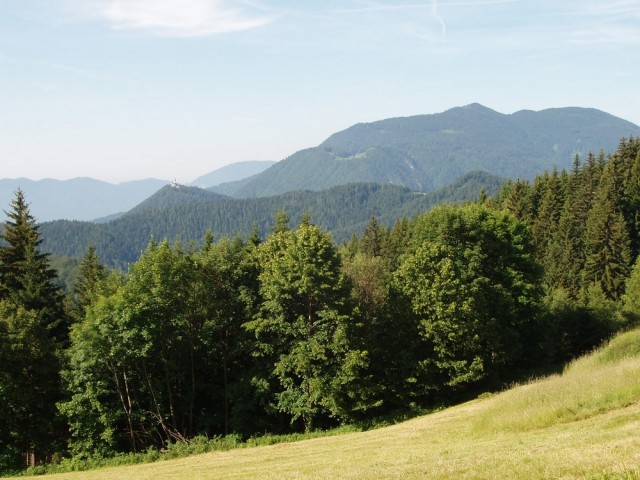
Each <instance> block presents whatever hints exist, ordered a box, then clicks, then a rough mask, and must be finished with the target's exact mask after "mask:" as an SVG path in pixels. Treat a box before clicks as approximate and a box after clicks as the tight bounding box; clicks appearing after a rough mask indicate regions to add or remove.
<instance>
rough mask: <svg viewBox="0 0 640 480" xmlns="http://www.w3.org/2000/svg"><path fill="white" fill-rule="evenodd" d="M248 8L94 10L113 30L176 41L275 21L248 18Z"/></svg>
mask: <svg viewBox="0 0 640 480" xmlns="http://www.w3.org/2000/svg"><path fill="white" fill-rule="evenodd" d="M245 6H248V5H247V3H246V2H243V1H222V0H98V1H96V2H94V3H93V4H92V7H91V8H92V10H93V12H94V14H96V15H98V16H100V17H102V18H104V19H106V20H107V21H108V22H109V23H110V24H111V26H112V27H113V28H116V29H121V30H139V31H145V32H149V33H152V34H156V35H161V36H173V37H197V36H209V35H216V34H221V33H230V32H237V31H241V30H249V29H252V28H257V27H261V26H264V25H266V24H268V23H271V22H272V21H273V20H274V19H275V17H273V16H269V15H265V14H259V15H255V16H253V15H251V14H248V13H246V12H245V10H246V8H243V7H245ZM85 8H86V7H85Z"/></svg>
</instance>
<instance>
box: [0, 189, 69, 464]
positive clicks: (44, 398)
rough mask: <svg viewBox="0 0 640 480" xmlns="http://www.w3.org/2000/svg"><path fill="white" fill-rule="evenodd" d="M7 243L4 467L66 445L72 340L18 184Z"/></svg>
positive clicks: (1, 349)
mask: <svg viewBox="0 0 640 480" xmlns="http://www.w3.org/2000/svg"><path fill="white" fill-rule="evenodd" d="M11 207H12V208H11V210H10V211H9V212H8V213H7V217H8V219H7V221H6V222H5V223H4V225H3V227H4V228H3V234H2V239H3V240H4V242H5V245H4V246H2V247H0V333H1V335H0V357H1V358H0V403H1V404H2V406H3V408H2V415H1V417H0V424H1V425H2V426H1V427H0V438H2V439H3V442H2V444H0V458H2V461H3V462H4V465H0V469H2V468H7V467H10V466H15V465H16V464H17V463H19V462H20V461H21V457H22V454H25V453H27V452H29V451H31V452H33V453H34V454H35V456H36V458H38V459H40V460H42V459H43V458H46V456H47V455H50V454H51V453H52V452H53V451H55V449H56V448H57V446H58V441H59V437H58V429H59V428H60V425H59V422H58V415H57V412H56V409H55V402H56V401H57V400H58V399H59V398H60V384H59V382H60V380H59V353H60V351H61V349H62V348H63V346H64V345H65V344H66V340H67V328H68V322H67V315H66V312H65V308H64V297H63V294H62V292H61V290H60V288H59V287H58V286H57V278H56V275H55V272H54V271H53V270H52V269H51V268H50V266H49V262H48V258H47V255H45V254H42V253H40V251H39V246H40V243H41V240H40V234H39V232H38V228H37V226H36V225H35V219H34V218H33V217H32V216H31V214H30V211H29V206H28V204H27V203H26V200H25V198H24V194H23V193H22V192H21V191H20V190H18V191H17V192H16V197H15V199H14V201H13V202H12V203H11Z"/></svg>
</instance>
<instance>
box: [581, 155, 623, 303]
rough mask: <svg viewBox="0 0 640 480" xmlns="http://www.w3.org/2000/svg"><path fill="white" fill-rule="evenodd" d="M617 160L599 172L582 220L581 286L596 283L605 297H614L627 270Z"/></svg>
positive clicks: (617, 297)
mask: <svg viewBox="0 0 640 480" xmlns="http://www.w3.org/2000/svg"><path fill="white" fill-rule="evenodd" d="M617 167H618V165H617V163H615V162H612V163H609V164H608V165H607V167H606V169H605V171H604V173H603V175H602V180H601V182H600V186H599V188H598V192H597V194H596V197H595V200H594V204H593V208H592V209H591V210H590V212H589V216H588V219H587V223H586V235H587V237H586V243H585V250H586V258H585V267H584V272H583V285H584V288H585V289H586V288H589V287H591V286H592V285H595V286H597V287H599V288H600V289H601V290H602V292H603V293H604V295H605V297H606V298H607V299H610V300H617V299H619V298H620V295H622V294H623V293H624V284H625V281H626V279H627V277H628V276H629V273H630V271H631V263H632V258H631V245H630V240H629V231H628V228H627V224H626V222H625V219H624V216H623V214H622V212H621V211H620V206H619V205H620V203H619V202H620V191H621V188H622V185H621V177H620V172H619V171H618V170H617Z"/></svg>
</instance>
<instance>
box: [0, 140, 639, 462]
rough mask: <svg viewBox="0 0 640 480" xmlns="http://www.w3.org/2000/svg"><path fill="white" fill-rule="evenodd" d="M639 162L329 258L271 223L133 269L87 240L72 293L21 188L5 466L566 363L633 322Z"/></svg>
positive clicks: (293, 422)
mask: <svg viewBox="0 0 640 480" xmlns="http://www.w3.org/2000/svg"><path fill="white" fill-rule="evenodd" d="M639 165H640V143H639V142H638V141H637V140H634V139H631V140H623V141H622V142H621V144H620V147H619V149H618V150H617V151H616V152H615V153H614V154H612V155H610V156H608V157H605V156H604V155H601V156H600V157H599V158H598V157H592V156H590V157H589V158H587V159H586V161H585V162H584V164H583V163H581V162H580V161H576V165H575V167H574V169H573V171H572V172H561V173H553V172H552V173H546V174H544V175H542V176H540V177H538V178H536V179H535V180H534V181H533V182H531V183H528V182H520V181H516V182H512V183H510V184H508V185H507V186H506V187H505V188H504V189H503V190H502V191H501V192H500V193H499V194H498V195H497V196H496V197H495V198H488V197H486V196H484V195H480V197H479V198H478V200H477V201H476V202H475V203H468V204H465V205H463V206H454V205H443V206H439V207H436V208H434V209H433V210H431V211H429V212H427V213H423V214H420V215H418V216H415V217H413V218H403V219H401V220H398V221H397V222H395V223H394V224H393V225H391V226H389V227H387V226H385V225H383V224H381V223H379V222H378V220H377V219H376V218H375V217H374V218H371V219H370V220H369V222H368V225H367V227H366V228H365V229H364V231H363V233H362V234H361V235H354V236H353V237H352V238H351V239H350V240H349V241H348V242H346V243H344V244H342V245H338V244H336V242H335V241H334V240H333V239H332V237H331V236H330V234H329V233H328V232H327V231H326V230H325V229H323V228H321V227H320V226H317V225H315V224H314V223H313V219H312V218H310V217H309V216H303V217H302V218H301V219H300V220H299V221H298V222H297V223H296V224H294V225H293V226H292V222H291V219H290V218H289V217H288V216H287V214H286V213H284V212H280V213H278V215H277V216H276V217H275V220H274V222H273V227H272V228H271V230H270V232H269V233H268V234H267V235H265V236H264V237H263V236H261V235H259V234H258V232H257V231H255V232H254V234H253V235H245V236H235V237H218V238H214V236H213V235H212V234H210V233H209V234H205V235H204V238H203V240H202V241H201V242H199V243H198V244H197V245H196V244H181V243H178V242H176V243H170V242H169V241H166V240H164V241H151V242H150V243H148V246H147V247H146V249H145V250H144V252H143V254H142V256H141V257H140V258H139V260H137V261H136V262H135V263H134V264H133V265H132V266H131V268H130V269H129V270H128V272H127V273H121V272H119V271H111V272H110V271H109V270H108V269H107V268H105V267H104V265H103V264H102V262H101V261H100V258H99V256H98V255H97V253H96V250H95V249H94V248H93V247H89V248H88V250H87V251H86V254H85V256H84V258H83V260H82V262H81V265H80V272H79V276H78V280H77V281H76V284H75V286H74V288H73V289H72V291H71V292H70V294H69V295H68V296H67V297H65V296H64V295H63V294H62V293H61V291H60V290H59V288H57V287H56V285H57V284H56V281H55V280H56V279H55V273H54V272H53V271H52V270H51V268H50V266H49V264H48V259H47V257H46V255H43V254H41V253H39V248H40V242H41V240H40V231H39V229H38V227H37V225H36V224H35V221H34V219H33V218H32V217H31V215H30V214H29V209H28V205H27V204H26V202H25V200H24V197H23V195H22V194H21V192H18V193H17V196H16V199H15V201H14V202H13V203H12V205H11V210H10V212H9V214H8V215H9V219H8V220H7V222H5V225H4V236H3V238H4V240H5V242H6V243H5V246H3V247H1V248H0V262H1V263H0V287H1V288H0V333H1V336H0V339H1V340H0V342H1V343H0V365H2V367H1V368H2V370H1V372H0V401H1V402H2V405H3V410H2V413H0V415H1V416H2V418H0V435H1V437H0V438H2V440H3V441H2V444H1V445H0V469H2V470H9V469H12V468H18V467H19V466H20V465H21V464H23V462H24V458H25V457H24V455H25V454H28V453H33V454H34V455H35V459H36V461H43V460H52V459H55V458H56V457H58V456H61V455H62V456H66V455H70V456H74V457H76V458H92V457H99V456H112V455H115V454H117V453H119V452H144V451H147V450H148V449H156V448H157V449H160V448H163V447H165V446H166V445H167V444H168V443H171V442H187V443H188V442H189V441H191V440H192V439H194V438H196V437H198V436H207V437H213V436H218V435H226V434H230V433H234V434H238V435H240V436H242V437H250V436H254V435H261V434H264V433H267V432H269V433H286V432H291V431H309V430H314V429H324V428H329V427H332V426H336V425H340V424H346V423H353V422H368V421H374V420H375V419H377V418H380V417H381V416H384V415H387V414H390V413H393V412H397V411H399V410H404V411H407V410H414V411H419V409H420V408H428V407H433V406H437V405H441V404H443V403H450V402H453V401H456V400H458V399H460V398H465V397H466V396H468V395H471V394H474V393H478V392H480V391H482V390H484V389H491V388H499V387H500V386H501V385H502V384H504V383H505V382H510V381H512V380H514V379H516V378H518V376H519V375H522V374H525V373H526V372H531V371H533V370H536V369H540V368H544V367H547V366H549V365H553V364H556V363H558V362H562V361H565V360H566V359H568V358H571V357H573V356H575V355H577V354H580V353H582V352H584V351H586V350H588V349H590V348H592V347H593V346H595V345H597V344H598V343H599V342H601V341H602V339H604V338H606V337H607V336H609V335H611V334H612V333H613V332H614V331H616V330H618V329H620V328H624V327H625V326H627V325H630V324H631V323H633V322H635V321H636V319H637V318H638V315H640V295H638V293H639V289H640V266H638V264H637V263H634V260H635V258H636V257H637V249H638V247H637V245H638V244H639V242H638V228H637V222H636V220H637V218H636V217H635V216H632V215H631V212H632V210H633V209H632V208H631V205H632V204H633V203H632V202H635V201H636V198H637V197H636V196H635V194H634V193H633V192H635V190H634V188H635V187H633V185H634V184H635V182H636V181H637V180H639V179H640V177H639V176H638V174H637V173H633V172H634V171H635V172H637V170H635V169H636V168H638V166H639ZM612 185H614V186H612ZM550 192H559V193H558V195H557V196H556V195H555V194H554V193H550ZM586 192H590V193H588V194H587V193H586ZM582 197H588V198H590V200H588V201H587V200H584V204H583V203H582V202H583V200H581V201H580V202H578V201H577V200H576V199H577V198H582ZM552 199H554V200H555V201H552ZM572 202H573V203H572ZM630 202H631V203H630ZM551 205H553V209H552V208H551ZM578 205H584V208H583V209H581V208H578ZM569 211H572V212H574V213H569ZM578 211H581V212H582V214H581V215H582V216H580V215H579V214H578V213H576V212H578ZM553 212H556V213H553ZM625 212H626V213H625ZM636 212H637V209H636ZM554 215H557V218H556V220H553V218H554ZM574 216H575V217H574ZM578 219H580V220H578ZM543 222H551V223H549V224H546V223H543ZM553 222H555V223H553ZM633 222H636V223H633ZM568 224H571V225H572V226H573V227H572V228H574V227H575V228H576V230H575V232H576V233H575V234H572V235H571V236H567V235H566V230H564V229H565V228H567V227H565V225H568ZM545 225H546V226H545ZM602 225H604V226H602ZM580 228H582V229H583V231H582V233H581V234H578V233H577V232H578V231H579V229H580ZM572 231H573V230H572ZM563 239H564V240H563ZM569 240H571V241H573V242H575V244H572V247H571V248H570V250H571V252H567V251H566V250H569V248H568V247H566V248H563V249H560V248H559V247H556V246H555V245H556V243H558V242H562V241H569ZM556 251H557V252H559V253H562V254H563V256H566V257H567V260H566V261H567V263H563V264H561V265H559V264H557V262H560V261H565V260H552V258H554V257H553V255H556V254H555V253H553V252H556ZM602 252H606V254H602V255H599V253H602ZM568 253H572V254H574V255H575V258H571V259H569V257H571V255H568ZM563 258H564V257H563ZM568 262H572V263H568ZM574 264H575V265H577V266H575V267H570V265H574ZM571 268H573V270H571ZM559 270H562V273H563V275H560V274H559V273H558V271H559ZM567 272H573V273H572V274H571V275H570V274H568V273H567ZM27 458H29V457H27Z"/></svg>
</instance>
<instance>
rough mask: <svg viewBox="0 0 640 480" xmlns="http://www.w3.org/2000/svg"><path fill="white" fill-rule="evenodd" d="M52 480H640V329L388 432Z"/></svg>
mask: <svg viewBox="0 0 640 480" xmlns="http://www.w3.org/2000/svg"><path fill="white" fill-rule="evenodd" d="M22 478H25V477H22ZM33 478H42V477H33ZM46 478H49V479H52V480H53V479H55V480H62V479H65V480H66V479H69V480H85V479H86V480H97V479H105V480H106V479H110V480H111V479H113V480H120V479H174V478H175V479H185V480H190V479H193V480H195V479H199V480H200V479H203V480H204V479H212V480H213V479H307V478H309V479H385V478H396V479H425V478H427V479H428V478H438V479H440V478H442V479H464V478H469V479H471V478H473V479H502V478H504V479H541V478H549V479H551V478H553V479H556V478H580V479H591V478H594V479H605V478H606V479H614V478H624V479H640V331H632V332H627V333H625V334H622V335H620V336H618V337H616V338H615V339H613V340H612V341H611V342H610V343H609V344H608V345H606V346H605V347H603V348H602V349H600V350H598V351H597V352H594V353H593V354H591V355H589V356H586V357H584V358H581V359H579V360H577V361H575V362H573V363H572V364H571V365H569V366H568V367H567V368H566V369H565V372H564V373H563V374H561V375H555V376H551V377H548V378H544V379H541V380H538V381H536V382H532V383H530V384H527V385H522V386H516V387H514V388H512V389H510V390H508V391H505V392H503V393H500V394H496V395H491V396H488V397H487V398H483V399H479V400H475V401H472V402H469V403H466V404H463V405H459V406H456V407H453V408H449V409H447V410H443V411H441V412H438V413H434V414H430V415H426V416H423V417H420V418H416V419H413V420H410V421H407V422H404V423H402V424H398V425H394V426H390V427H386V428H380V429H377V430H371V431H367V432H359V433H349V434H344V435H340V436H335V437H325V438H318V439H312V440H305V441H299V442H295V443H288V444H278V445H272V446H265V447H255V448H241V449H237V450H232V451H227V452H216V453H208V454H203V455H197V456H192V457H188V458H183V459H179V460H167V461H159V462H156V463H151V464H146V465H136V466H130V467H118V468H108V469H103V470H95V471H89V472H75V473H68V474H57V475H50V476H47V477H46Z"/></svg>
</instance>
